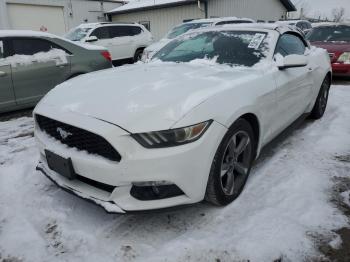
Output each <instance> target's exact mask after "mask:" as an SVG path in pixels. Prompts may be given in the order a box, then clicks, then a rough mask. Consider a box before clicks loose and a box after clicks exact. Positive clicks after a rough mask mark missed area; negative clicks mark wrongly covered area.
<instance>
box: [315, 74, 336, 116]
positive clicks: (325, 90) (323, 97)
mask: <svg viewBox="0 0 350 262" xmlns="http://www.w3.org/2000/svg"><path fill="white" fill-rule="evenodd" d="M330 86H331V83H330V79H329V77H326V78H325V79H324V80H323V82H322V85H321V88H320V92H319V93H318V96H317V99H316V102H315V105H314V107H313V109H312V111H311V114H310V118H311V119H320V118H321V117H323V115H324V113H325V111H326V108H327V103H328V95H329V88H330Z"/></svg>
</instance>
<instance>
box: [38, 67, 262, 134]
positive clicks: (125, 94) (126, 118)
mask: <svg viewBox="0 0 350 262" xmlns="http://www.w3.org/2000/svg"><path fill="white" fill-rule="evenodd" d="M218 68H220V69H218ZM223 68H224V69H225V70H223ZM258 75H259V73H258V72H257V71H256V70H254V69H233V68H231V67H229V66H208V65H203V66H198V65H192V64H175V63H150V64H139V65H130V66H124V67H121V68H113V69H108V70H104V71H100V72H94V73H90V74H86V75H82V76H79V77H77V78H74V79H72V80H69V81H67V82H64V83H63V84H61V85H59V86H57V87H56V88H54V89H53V90H51V91H50V92H49V93H48V94H47V95H46V96H45V98H44V99H42V101H41V102H40V103H39V105H38V107H37V109H38V110H37V111H39V112H40V111H43V110H44V109H42V110H41V109H40V107H41V106H45V105H46V106H54V107H55V108H57V110H63V111H71V112H75V113H78V114H83V115H87V116H90V117H94V118H97V119H100V120H103V121H107V122H110V123H113V124H115V125H118V126H120V127H122V128H124V129H126V130H128V131H129V132H131V133H137V132H148V131H156V130H165V129H169V128H171V127H172V126H173V125H174V124H175V123H176V122H177V121H179V120H180V119H181V118H182V117H184V116H185V115H186V114H187V113H188V112H190V111H191V110H192V109H193V108H195V107H196V106H198V105H199V104H201V103H203V102H204V101H206V100H207V99H209V98H210V97H212V96H214V95H216V94H218V93H219V92H221V91H223V90H225V89H227V88H234V87H235V86H237V85H239V84H240V83H242V82H245V81H248V80H250V79H252V78H256V77H258ZM204 120H208V119H203V121H204Z"/></svg>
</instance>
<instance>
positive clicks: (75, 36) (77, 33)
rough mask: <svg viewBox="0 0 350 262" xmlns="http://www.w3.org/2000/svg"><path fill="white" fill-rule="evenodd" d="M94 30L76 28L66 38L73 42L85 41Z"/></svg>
mask: <svg viewBox="0 0 350 262" xmlns="http://www.w3.org/2000/svg"><path fill="white" fill-rule="evenodd" d="M91 29H92V28H88V27H85V28H80V27H79V28H75V29H72V30H70V31H69V32H68V33H67V34H66V35H65V36H64V37H65V38H67V39H69V40H71V41H80V40H81V39H83V38H84V37H85V36H86V35H87V34H88V33H89V31H90V30H91Z"/></svg>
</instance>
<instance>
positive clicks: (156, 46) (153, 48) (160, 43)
mask: <svg viewBox="0 0 350 262" xmlns="http://www.w3.org/2000/svg"><path fill="white" fill-rule="evenodd" d="M171 40H172V39H167V38H163V39H160V40H159V41H158V42H155V43H153V44H151V45H150V46H148V47H147V48H146V49H145V50H146V51H148V52H151V53H154V52H157V51H158V50H160V49H162V48H163V47H164V46H165V45H166V44H168V43H169V42H171Z"/></svg>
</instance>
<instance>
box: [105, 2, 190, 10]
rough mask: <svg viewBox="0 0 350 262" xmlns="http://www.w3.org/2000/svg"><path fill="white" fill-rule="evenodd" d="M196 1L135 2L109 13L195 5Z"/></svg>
mask: <svg viewBox="0 0 350 262" xmlns="http://www.w3.org/2000/svg"><path fill="white" fill-rule="evenodd" d="M194 2H195V1H194V0H135V1H133V2H129V3H127V4H126V5H122V6H119V7H117V8H115V9H113V10H111V11H108V12H107V13H115V12H122V11H129V10H133V9H141V8H147V7H157V6H162V5H168V4H184V3H194Z"/></svg>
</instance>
